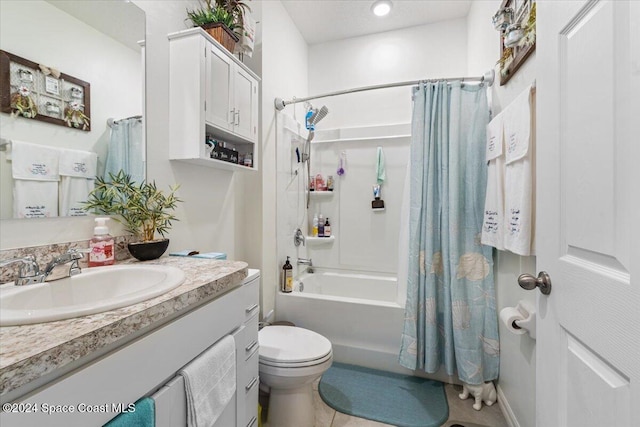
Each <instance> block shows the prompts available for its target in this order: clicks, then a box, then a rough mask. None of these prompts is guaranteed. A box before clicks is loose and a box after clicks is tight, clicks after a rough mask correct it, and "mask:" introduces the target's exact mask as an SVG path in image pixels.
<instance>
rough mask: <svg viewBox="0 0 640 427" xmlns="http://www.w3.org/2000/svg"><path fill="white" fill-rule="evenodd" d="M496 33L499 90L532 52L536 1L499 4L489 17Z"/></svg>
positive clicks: (534, 46)
mask: <svg viewBox="0 0 640 427" xmlns="http://www.w3.org/2000/svg"><path fill="white" fill-rule="evenodd" d="M493 25H494V28H495V29H496V30H498V31H500V59H499V60H498V63H499V65H500V67H499V68H500V86H503V85H505V84H506V83H507V82H508V81H509V79H511V77H513V75H514V74H515V73H516V72H517V71H518V69H519V68H520V67H521V66H522V64H523V63H524V62H525V61H526V60H527V58H529V56H531V54H532V53H533V51H534V50H535V48H536V1H535V0H503V2H502V4H501V5H500V9H499V10H498V12H496V14H495V15H494V16H493Z"/></svg>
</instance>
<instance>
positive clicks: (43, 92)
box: [0, 50, 91, 132]
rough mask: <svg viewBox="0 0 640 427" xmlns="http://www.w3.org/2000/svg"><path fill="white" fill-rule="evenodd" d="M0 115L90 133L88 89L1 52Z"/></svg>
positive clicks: (89, 91)
mask: <svg viewBox="0 0 640 427" xmlns="http://www.w3.org/2000/svg"><path fill="white" fill-rule="evenodd" d="M0 81H1V82H2V86H1V89H0V111H2V112H3V113H8V114H11V115H14V116H18V117H23V118H26V119H33V120H40V121H43V122H47V123H51V124H55V125H59V126H65V127H69V128H72V129H78V130H83V131H87V132H88V131H91V85H90V84H89V83H88V82H85V81H84V80H81V79H78V78H76V77H73V76H70V75H68V74H65V73H61V72H59V71H58V70H56V69H53V68H49V67H47V66H44V65H41V64H38V63H36V62H33V61H30V60H28V59H25V58H21V57H19V56H17V55H14V54H12V53H9V52H6V51H4V50H0Z"/></svg>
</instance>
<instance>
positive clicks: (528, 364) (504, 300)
mask: <svg viewBox="0 0 640 427" xmlns="http://www.w3.org/2000/svg"><path fill="white" fill-rule="evenodd" d="M500 4H501V0H482V1H474V2H472V5H471V10H470V11H469V15H468V17H467V25H468V38H469V46H468V47H469V55H468V58H469V59H468V67H469V68H468V73H469V75H481V74H482V73H484V72H485V71H486V70H488V69H491V68H493V67H494V65H495V63H496V61H497V60H498V58H499V57H500V45H499V38H498V33H497V32H496V31H495V30H494V29H493V26H492V25H491V17H492V16H493V14H494V13H495V12H496V11H497V10H498V9H499V8H500ZM495 71H496V76H498V75H499V70H498V68H497V67H496V68H495ZM535 76H536V58H535V52H534V54H533V55H532V56H531V57H529V59H527V61H526V62H525V63H524V65H523V66H522V67H521V68H520V69H519V70H518V72H517V73H516V74H515V75H514V76H513V77H512V78H511V80H509V82H508V83H507V84H506V85H504V86H500V84H499V81H498V78H496V84H494V86H493V88H492V91H491V96H492V100H493V102H492V110H493V113H494V114H497V113H499V112H500V111H501V110H502V109H503V108H505V107H506V106H507V105H509V103H510V102H511V101H513V99H514V98H515V97H516V96H517V95H519V94H520V93H521V92H522V91H523V90H525V88H526V87H527V86H528V85H529V84H531V83H532V82H533V81H534V80H535ZM495 270H496V274H495V277H496V293H497V304H498V310H501V309H502V308H504V307H507V306H515V305H516V304H517V303H518V301H519V300H527V301H530V302H531V303H532V304H534V305H535V296H536V295H535V292H532V291H525V290H523V289H521V288H520V286H518V282H517V278H518V276H519V275H520V274H521V273H531V274H536V272H537V270H536V265H535V257H520V256H517V255H514V254H512V253H509V252H503V251H499V252H498V256H497V258H496V263H495ZM535 376H536V366H535V341H534V340H532V339H531V338H529V336H528V335H513V334H511V333H509V332H507V331H506V329H505V328H504V327H503V325H502V324H501V325H500V378H499V380H498V385H499V389H500V391H501V395H500V398H502V399H503V402H502V403H503V404H505V406H506V410H507V412H508V414H507V415H508V417H509V418H511V420H512V421H514V422H515V423H516V425H519V426H521V427H531V426H534V425H535V403H536V402H535V389H536V388H535Z"/></svg>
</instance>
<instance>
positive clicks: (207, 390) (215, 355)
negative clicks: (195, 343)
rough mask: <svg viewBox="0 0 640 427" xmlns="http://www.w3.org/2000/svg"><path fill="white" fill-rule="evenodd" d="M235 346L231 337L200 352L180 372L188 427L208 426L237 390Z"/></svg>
mask: <svg viewBox="0 0 640 427" xmlns="http://www.w3.org/2000/svg"><path fill="white" fill-rule="evenodd" d="M235 349H236V345H235V340H234V339H233V337H232V336H231V335H227V336H226V337H224V338H222V339H221V340H220V341H218V342H217V343H215V344H214V345H213V346H211V347H209V348H208V349H207V350H205V351H204V352H202V354H200V356H198V357H197V358H196V359H194V360H192V361H191V362H190V363H189V364H188V365H187V366H185V367H184V368H183V369H182V370H181V371H180V372H179V373H180V375H182V376H183V377H184V384H185V394H186V395H187V426H188V427H203V426H211V425H213V423H215V421H216V420H217V419H218V417H219V416H220V414H222V412H223V411H224V408H225V407H226V405H227V404H228V403H229V401H230V400H231V399H232V398H233V395H234V393H235V391H236V353H235Z"/></svg>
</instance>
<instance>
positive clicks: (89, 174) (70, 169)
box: [59, 149, 98, 179]
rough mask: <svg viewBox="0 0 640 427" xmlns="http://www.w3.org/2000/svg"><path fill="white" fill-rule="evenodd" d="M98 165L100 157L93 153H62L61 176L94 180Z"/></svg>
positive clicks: (75, 151) (68, 151)
mask: <svg viewBox="0 0 640 427" xmlns="http://www.w3.org/2000/svg"><path fill="white" fill-rule="evenodd" d="M97 164H98V155H97V154H96V153H94V152H92V151H80V150H68V149H63V150H61V151H60V170H59V172H60V175H63V176H73V177H77V178H88V179H94V178H95V177H96V167H97Z"/></svg>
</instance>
